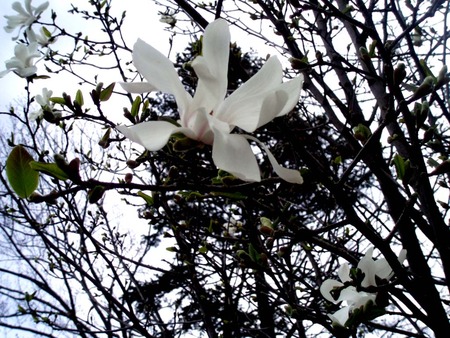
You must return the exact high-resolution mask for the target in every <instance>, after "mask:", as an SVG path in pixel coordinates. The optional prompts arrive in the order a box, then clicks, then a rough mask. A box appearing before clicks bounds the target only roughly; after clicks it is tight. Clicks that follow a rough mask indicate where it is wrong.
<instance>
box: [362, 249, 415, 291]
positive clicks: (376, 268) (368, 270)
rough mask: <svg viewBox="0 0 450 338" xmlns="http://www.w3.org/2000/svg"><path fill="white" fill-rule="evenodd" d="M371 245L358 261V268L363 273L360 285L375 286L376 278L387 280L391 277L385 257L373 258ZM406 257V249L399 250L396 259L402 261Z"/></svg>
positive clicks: (390, 270)
mask: <svg viewBox="0 0 450 338" xmlns="http://www.w3.org/2000/svg"><path fill="white" fill-rule="evenodd" d="M372 255H373V247H370V248H369V249H368V250H367V251H366V253H365V255H364V257H363V258H362V259H361V260H360V261H359V263H358V269H360V270H361V271H362V272H363V273H364V279H363V280H362V282H361V286H362V287H365V288H367V287H369V286H377V283H376V278H375V277H378V278H380V279H385V280H389V279H390V278H391V277H392V268H391V266H390V265H389V263H388V262H387V260H386V258H381V259H377V260H373V258H372ZM405 259H406V250H405V249H403V250H402V251H400V254H399V257H398V260H399V262H400V263H403V262H404V260H405Z"/></svg>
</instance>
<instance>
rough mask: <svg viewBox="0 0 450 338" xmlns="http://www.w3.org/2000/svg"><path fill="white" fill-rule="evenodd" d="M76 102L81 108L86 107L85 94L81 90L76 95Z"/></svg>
mask: <svg viewBox="0 0 450 338" xmlns="http://www.w3.org/2000/svg"><path fill="white" fill-rule="evenodd" d="M75 102H77V103H78V104H79V105H80V107H83V105H84V98H83V93H82V92H81V90H79V89H78V90H77V93H76V94H75Z"/></svg>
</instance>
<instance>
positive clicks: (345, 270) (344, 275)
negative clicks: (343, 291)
mask: <svg viewBox="0 0 450 338" xmlns="http://www.w3.org/2000/svg"><path fill="white" fill-rule="evenodd" d="M338 276H339V278H340V279H341V281H342V282H343V283H345V282H351V281H352V279H351V278H350V266H349V265H348V263H344V264H342V265H341V266H340V267H339V270H338Z"/></svg>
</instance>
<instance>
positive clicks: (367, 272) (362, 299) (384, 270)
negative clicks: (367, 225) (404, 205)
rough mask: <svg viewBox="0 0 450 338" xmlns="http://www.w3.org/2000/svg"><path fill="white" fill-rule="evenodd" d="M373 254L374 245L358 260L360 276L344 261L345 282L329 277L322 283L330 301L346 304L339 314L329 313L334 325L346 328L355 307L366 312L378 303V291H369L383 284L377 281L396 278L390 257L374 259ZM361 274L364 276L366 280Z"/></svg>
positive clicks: (341, 271)
mask: <svg viewBox="0 0 450 338" xmlns="http://www.w3.org/2000/svg"><path fill="white" fill-rule="evenodd" d="M372 255H373V247H371V248H369V249H368V250H367V252H366V253H365V255H364V257H363V258H362V259H361V260H360V262H359V263H358V266H357V273H356V276H355V275H354V274H352V273H351V270H350V267H349V265H348V264H347V263H344V264H342V265H341V267H340V268H339V270H338V276H339V278H340V280H341V282H340V281H337V280H334V279H327V280H326V281H324V282H323V283H322V285H321V286H320V292H321V293H322V296H323V297H324V298H325V299H326V300H328V301H330V302H332V303H334V304H338V303H341V302H342V303H344V304H345V306H344V307H342V308H341V309H339V310H338V311H336V312H335V313H333V314H329V315H328V316H329V317H330V319H331V320H332V321H333V325H337V326H342V327H346V326H348V322H349V319H351V317H352V314H353V313H354V312H355V310H361V311H362V312H364V311H365V310H366V307H367V306H369V305H374V304H376V298H377V292H369V291H367V289H369V290H370V288H371V287H378V286H380V285H378V284H377V281H388V280H389V279H390V278H392V276H393V272H392V268H391V267H390V266H389V264H388V262H387V261H386V259H385V258H382V259H378V260H374V259H373V258H372ZM405 259H406V250H402V251H401V252H400V255H399V258H398V260H399V262H400V263H402V262H403V261H404V260H405ZM358 270H359V271H358ZM358 276H363V278H362V280H360V279H359V278H358ZM355 279H356V281H355ZM355 282H356V283H355ZM355 284H357V285H356V286H355ZM361 289H364V291H361Z"/></svg>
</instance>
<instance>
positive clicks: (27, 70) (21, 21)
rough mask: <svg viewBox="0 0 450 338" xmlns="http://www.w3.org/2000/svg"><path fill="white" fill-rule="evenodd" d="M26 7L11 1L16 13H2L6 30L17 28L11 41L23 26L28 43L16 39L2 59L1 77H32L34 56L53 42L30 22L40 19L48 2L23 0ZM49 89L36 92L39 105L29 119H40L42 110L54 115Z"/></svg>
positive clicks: (39, 54) (34, 68) (52, 116)
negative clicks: (36, 3) (8, 55)
mask: <svg viewBox="0 0 450 338" xmlns="http://www.w3.org/2000/svg"><path fill="white" fill-rule="evenodd" d="M24 4H25V6H23V5H22V4H21V3H20V2H14V3H13V4H12V9H13V10H15V11H16V12H17V14H16V15H5V16H4V17H5V18H6V20H7V24H6V26H5V27H4V29H5V31H6V32H7V33H12V32H14V31H15V30H16V29H18V30H19V33H18V34H17V36H14V37H13V40H17V38H18V37H19V35H20V32H21V31H22V29H25V32H24V35H25V36H26V38H27V41H28V44H27V43H24V42H19V43H17V45H16V46H15V48H14V56H13V57H12V58H11V59H9V60H7V61H5V66H6V70H4V71H1V72H0V78H2V77H3V76H5V75H6V74H8V73H10V72H13V73H15V74H16V75H18V76H20V77H22V78H32V77H33V76H35V75H36V73H37V67H36V65H35V59H36V58H39V57H40V56H41V52H42V50H41V48H47V47H48V46H49V44H51V43H52V42H54V41H55V39H54V38H53V37H52V34H51V33H50V32H49V31H48V30H47V29H46V28H45V27H44V26H41V27H40V29H39V30H38V31H35V30H34V29H33V28H32V25H33V24H34V23H35V22H36V21H37V20H39V18H40V16H41V14H42V13H43V12H44V11H45V10H46V9H47V8H48V6H49V3H48V1H46V2H44V3H43V4H41V5H39V6H38V7H34V6H32V5H31V0H25V3H24ZM51 95H52V91H51V90H48V89H47V88H43V89H42V94H41V95H36V96H35V100H36V102H37V103H38V104H39V105H40V108H39V109H38V110H36V111H33V112H31V113H30V114H29V115H28V118H29V119H30V120H32V121H33V120H37V119H40V118H42V117H43V116H44V115H45V113H47V117H48V118H49V119H50V120H53V119H54V117H55V116H56V115H55V113H54V112H53V106H54V103H53V102H51V101H50V97H51Z"/></svg>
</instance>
